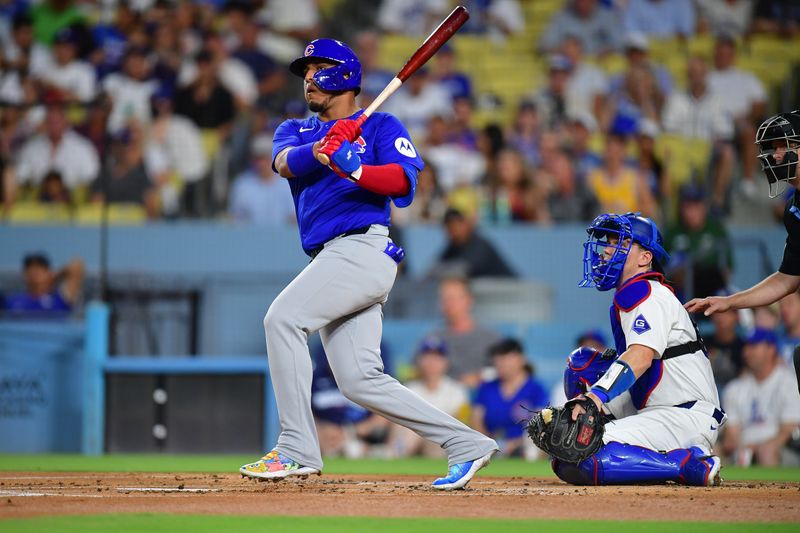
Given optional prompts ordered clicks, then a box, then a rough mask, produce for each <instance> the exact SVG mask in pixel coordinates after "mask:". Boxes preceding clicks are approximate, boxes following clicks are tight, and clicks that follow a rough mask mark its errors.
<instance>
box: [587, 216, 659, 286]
mask: <svg viewBox="0 0 800 533" xmlns="http://www.w3.org/2000/svg"><path fill="white" fill-rule="evenodd" d="M586 232H587V233H588V234H589V238H588V239H587V240H586V243H584V245H583V280H582V281H581V282H580V283H579V284H578V286H579V287H595V288H596V289H597V290H599V291H607V290H609V289H613V288H615V287H616V286H617V285H618V284H619V281H620V276H621V275H622V269H623V267H624V266H625V259H626V258H627V257H628V252H629V251H630V249H631V246H632V245H633V243H636V244H638V245H639V246H641V247H642V248H644V249H645V250H648V251H650V252H651V253H652V254H653V270H657V271H659V272H663V265H665V264H666V263H667V262H668V261H669V254H668V253H667V251H666V250H665V249H664V239H663V238H662V237H661V232H660V231H658V226H656V224H655V222H653V221H652V220H650V219H649V218H645V217H643V216H641V215H640V214H639V213H625V214H624V215H615V214H613V213H608V214H605V215H600V216H599V217H597V218H595V219H594V220H593V221H592V224H591V225H590V226H589V227H588V228H586ZM608 248H611V249H613V250H614V252H613V254H612V255H611V257H610V258H606V256H605V251H606V250H607V249H608Z"/></svg>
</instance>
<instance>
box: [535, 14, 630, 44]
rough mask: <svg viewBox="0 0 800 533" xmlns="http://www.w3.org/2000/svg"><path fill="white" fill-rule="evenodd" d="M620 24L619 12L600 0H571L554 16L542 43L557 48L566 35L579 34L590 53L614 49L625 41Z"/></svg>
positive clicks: (577, 35)
mask: <svg viewBox="0 0 800 533" xmlns="http://www.w3.org/2000/svg"><path fill="white" fill-rule="evenodd" d="M619 26H620V22H619V20H618V17H617V15H616V13H614V12H613V11H612V10H611V9H607V8H605V7H603V6H600V5H598V3H597V0H570V2H569V3H568V4H567V5H566V6H565V7H564V9H562V10H561V11H559V12H557V13H556V14H555V15H554V16H553V18H552V19H550V24H549V25H548V27H547V30H546V31H545V33H544V35H542V39H541V41H540V43H539V46H540V48H541V50H542V51H543V52H550V53H552V52H557V51H558V48H559V47H560V46H561V43H562V42H563V41H564V39H565V38H567V37H568V36H576V37H578V38H579V39H580V40H581V41H582V44H583V50H584V51H585V52H586V55H589V56H596V55H598V54H603V53H605V52H614V51H617V50H619V49H620V48H621V45H622V39H621V38H622V34H623V32H621V31H620V28H619Z"/></svg>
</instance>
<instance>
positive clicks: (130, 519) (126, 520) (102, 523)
mask: <svg viewBox="0 0 800 533" xmlns="http://www.w3.org/2000/svg"><path fill="white" fill-rule="evenodd" d="M0 524H2V529H3V531H4V532H5V533H12V532H20V533H23V532H31V533H33V532H36V533H38V532H40V531H58V532H75V533H83V532H92V531H114V533H126V532H139V531H147V532H148V533H162V532H163V533H169V532H173V531H192V532H199V533H202V532H219V531H248V532H252V531H281V530H283V531H291V532H292V533H303V532H309V533H318V532H319V531H324V532H325V533H339V532H342V533H350V532H352V531H380V532H381V533H393V532H403V533H416V532H420V533H422V532H429V531H441V530H450V531H458V532H459V533H472V532H474V533H485V532H487V531H503V533H514V532H521V533H530V532H531V531H548V532H549V531H555V532H565V533H566V532H576V533H582V532H585V531H597V530H601V531H609V530H613V531H614V532H615V533H617V532H619V533H628V532H631V533H633V532H637V531H641V530H643V529H645V528H646V529H647V531H648V533H651V532H652V533H659V532H665V533H672V532H673V531H675V530H677V529H680V531H681V533H695V532H697V533H700V532H702V533H716V532H723V531H724V532H726V533H727V532H736V531H742V532H746V531H753V530H754V529H758V531H759V532H776V533H777V532H783V531H786V532H789V531H796V528H797V525H796V524H747V523H744V524H742V523H715V522H635V521H629V522H612V521H601V520H591V521H589V520H489V519H450V518H448V519H440V518H439V519H433V518H365V517H353V516H342V517H279V516H271V517H269V518H265V517H259V516H215V515H204V516H195V515H168V514H158V515H155V514H132V515H92V516H61V517H39V518H28V519H22V520H17V519H15V520H3V521H0Z"/></svg>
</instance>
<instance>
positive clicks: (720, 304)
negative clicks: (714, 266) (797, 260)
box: [684, 272, 800, 316]
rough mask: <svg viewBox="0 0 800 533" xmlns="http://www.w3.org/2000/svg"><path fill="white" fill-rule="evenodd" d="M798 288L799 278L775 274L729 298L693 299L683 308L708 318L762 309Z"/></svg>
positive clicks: (799, 284) (779, 273)
mask: <svg viewBox="0 0 800 533" xmlns="http://www.w3.org/2000/svg"><path fill="white" fill-rule="evenodd" d="M798 288H800V276H791V275H789V274H784V273H783V272H775V273H774V274H772V275H771V276H769V277H767V278H766V279H764V280H763V281H761V283H759V284H757V285H754V286H753V287H750V288H749V289H747V290H745V291H742V292H737V293H736V294H732V295H730V296H711V297H708V298H695V299H694V300H692V301H690V302H688V303H687V304H686V305H685V306H684V307H686V310H687V311H689V312H690V313H694V312H697V311H703V314H704V315H706V316H710V315H712V314H714V313H717V312H720V311H728V310H729V309H743V308H753V307H762V306H765V305H769V304H771V303H773V302H777V301H778V300H780V299H781V298H783V297H784V296H788V295H790V294H792V293H793V292H795V291H797V289H798Z"/></svg>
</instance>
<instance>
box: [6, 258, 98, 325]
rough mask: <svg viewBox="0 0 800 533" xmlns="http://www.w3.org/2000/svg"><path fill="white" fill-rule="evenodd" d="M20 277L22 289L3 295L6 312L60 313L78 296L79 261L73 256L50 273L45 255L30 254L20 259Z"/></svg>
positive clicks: (80, 284)
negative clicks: (56, 270) (22, 281)
mask: <svg viewBox="0 0 800 533" xmlns="http://www.w3.org/2000/svg"><path fill="white" fill-rule="evenodd" d="M22 277H23V280H24V282H25V290H24V291H20V292H16V293H11V294H9V295H8V296H7V297H6V301H5V311H6V312H8V313H12V314H19V315H26V316H28V315H33V316H42V315H48V316H59V315H61V316H63V315H66V314H67V313H69V312H70V311H71V310H72V308H73V306H74V305H75V304H76V302H77V301H78V299H79V298H80V295H81V289H82V287H83V262H82V261H81V260H80V259H73V260H72V261H70V262H69V263H67V264H66V265H65V266H64V268H62V269H61V270H59V271H58V272H53V270H51V268H50V259H48V257H47V256H46V255H44V254H42V253H32V254H28V255H26V256H25V258H24V259H23V261H22Z"/></svg>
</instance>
